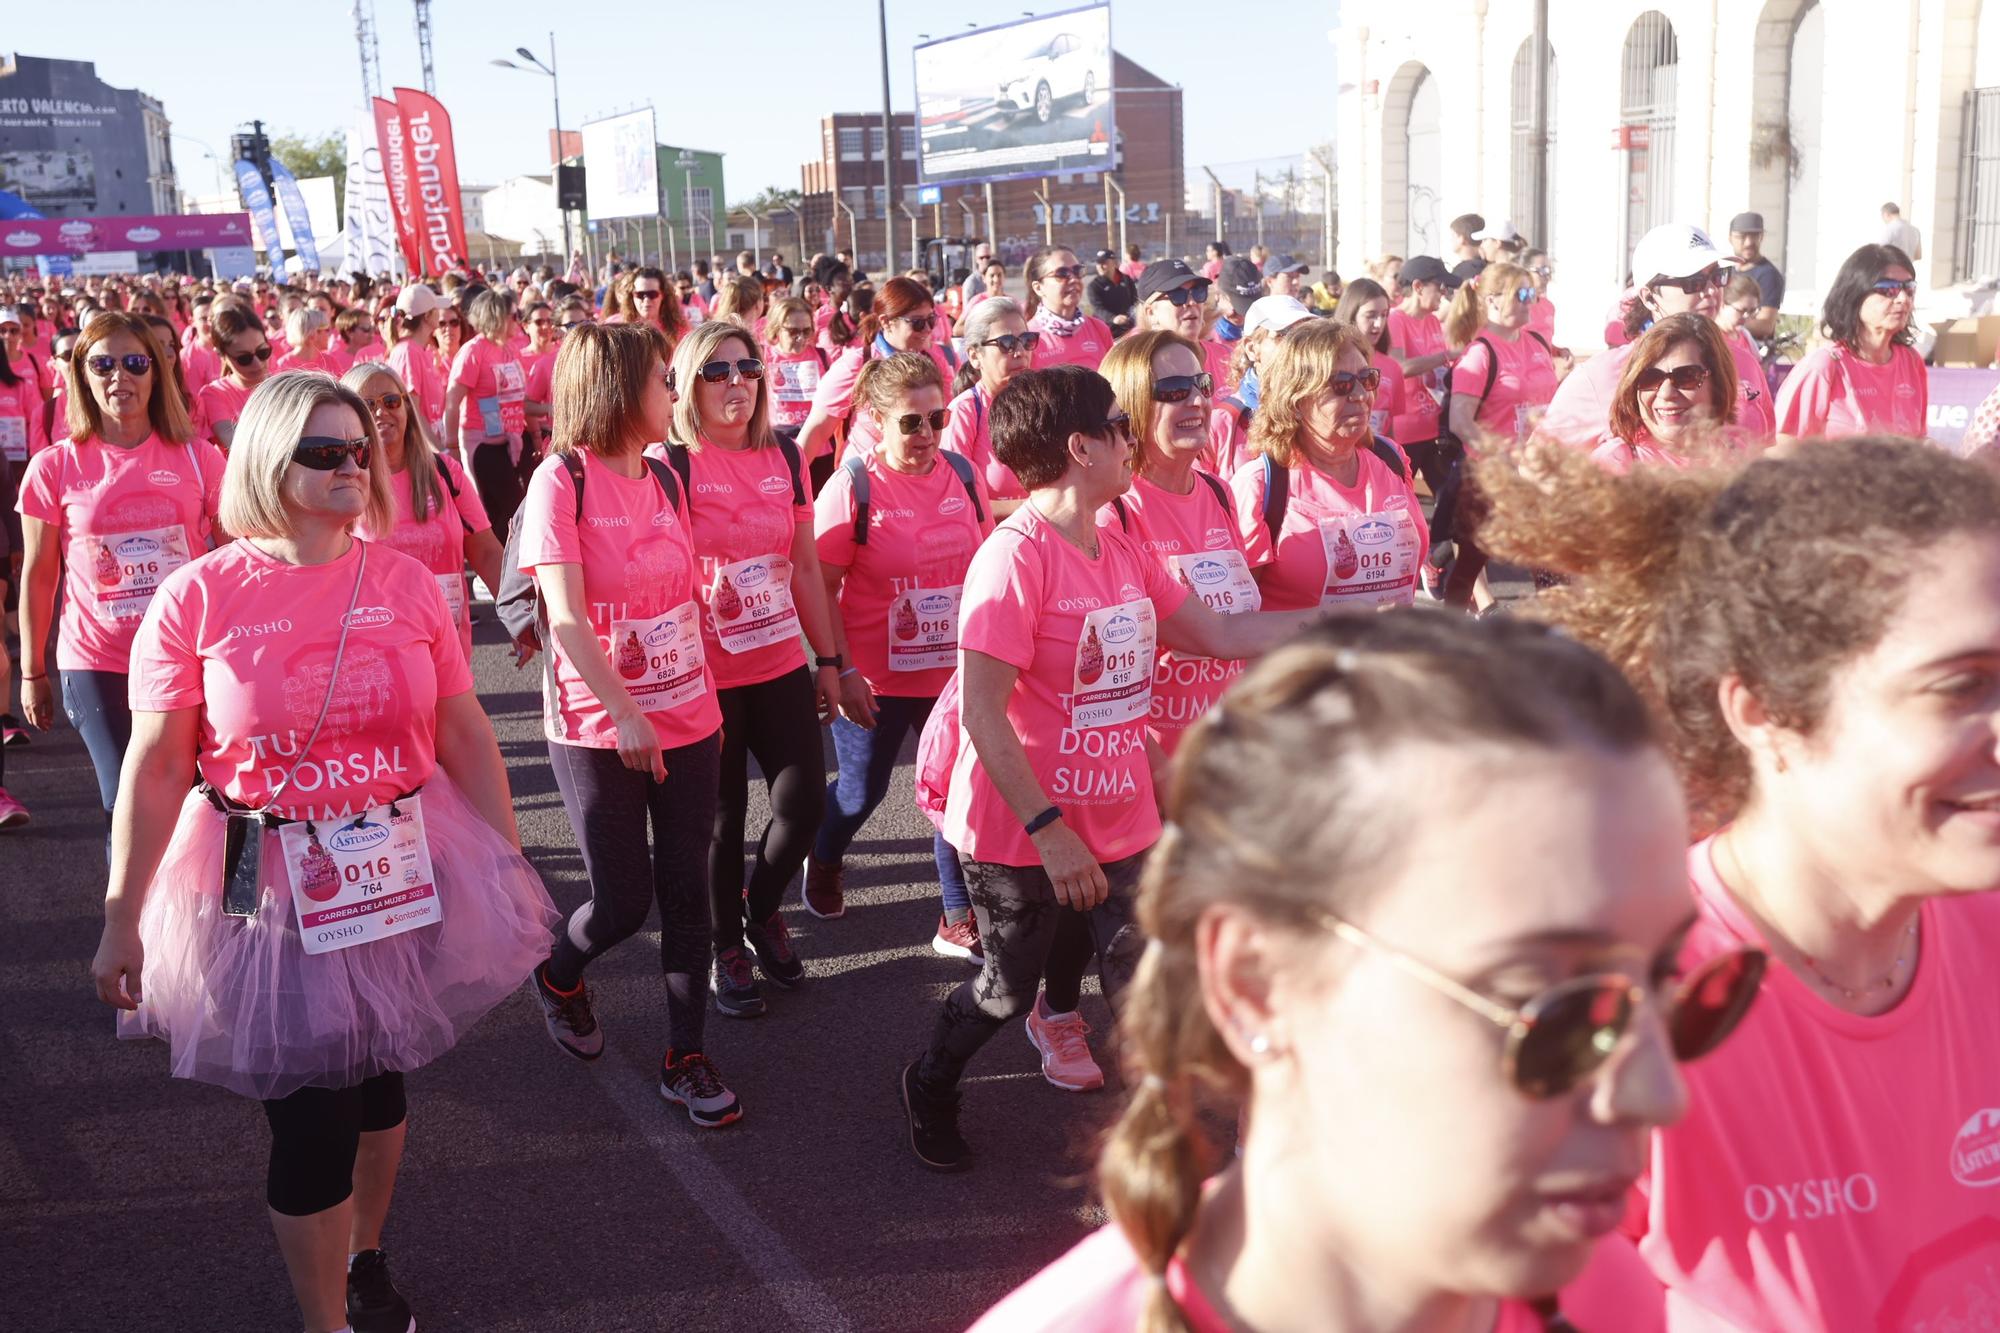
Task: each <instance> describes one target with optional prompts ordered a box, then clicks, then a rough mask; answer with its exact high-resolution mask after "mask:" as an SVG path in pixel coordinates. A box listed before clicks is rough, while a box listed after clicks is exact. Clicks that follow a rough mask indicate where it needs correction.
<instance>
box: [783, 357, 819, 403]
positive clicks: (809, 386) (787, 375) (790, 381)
mask: <svg viewBox="0 0 2000 1333" xmlns="http://www.w3.org/2000/svg"><path fill="white" fill-rule="evenodd" d="M771 369H772V370H773V371H774V372H775V374H776V379H774V380H773V381H772V385H771V396H772V397H774V398H776V399H777V400H778V401H779V402H781V403H810V402H811V401H812V399H813V393H814V391H815V390H817V389H818V388H819V358H817V357H807V358H806V359H805V360H803V361H774V362H772V363H771Z"/></svg>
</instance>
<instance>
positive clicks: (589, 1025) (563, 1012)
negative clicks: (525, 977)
mask: <svg viewBox="0 0 2000 1333" xmlns="http://www.w3.org/2000/svg"><path fill="white" fill-rule="evenodd" d="M535 998H536V999H538V1000H540V1001H541V1002H542V1023H543V1025H544V1026H545V1027H547V1028H548V1030H549V1040H550V1041H553V1042H554V1043H555V1044H556V1045H558V1046H560V1047H562V1048H563V1049H564V1050H565V1051H568V1052H569V1053H570V1054H571V1055H573V1056H575V1057H576V1058H577V1059H579V1060H595V1059H596V1058H597V1057H598V1056H600V1055H602V1054H604V1029H603V1028H600V1027H598V1026H597V1015H596V1014H594V1013H592V1012H591V1010H590V988H589V987H588V986H586V985H584V984H583V982H582V981H581V980H578V982H577V983H576V989H575V990H573V991H570V992H568V993H567V994H565V993H564V992H562V991H559V990H557V989H556V988H555V987H554V986H551V985H550V984H549V965H548V963H547V962H546V961H544V962H542V963H541V964H539V965H537V966H536V968H535Z"/></svg>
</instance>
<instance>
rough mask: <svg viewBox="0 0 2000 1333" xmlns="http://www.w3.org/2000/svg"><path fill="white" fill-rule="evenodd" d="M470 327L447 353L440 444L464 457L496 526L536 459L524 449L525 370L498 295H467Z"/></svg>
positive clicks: (509, 512) (507, 517)
mask: <svg viewBox="0 0 2000 1333" xmlns="http://www.w3.org/2000/svg"><path fill="white" fill-rule="evenodd" d="M466 318H467V319H468V320H470V321H471V323H472V327H473V328H474V329H475V330H476V332H475V334H474V336H473V338H472V340H471V341H470V342H468V343H466V344H465V345H464V346H463V347H460V348H459V349H458V354H457V356H455V357H454V358H452V363H451V373H450V375H449V376H448V377H447V385H448V387H447V388H446V389H445V394H444V417H445V449H446V450H447V451H448V452H450V453H452V454H455V455H457V456H458V457H461V458H464V459H465V460H466V462H467V467H468V470H469V471H470V472H471V473H472V480H473V484H474V485H476V486H477V487H478V488H479V502H480V503H481V504H483V505H485V506H486V512H487V514H488V515H489V516H490V517H491V518H492V520H493V522H494V524H495V525H496V526H498V527H499V528H500V529H501V530H503V531H504V530H505V529H506V528H507V525H508V524H509V523H511V522H512V521H513V518H514V511H515V510H516V509H518V508H520V506H521V494H522V492H523V491H524V490H526V488H527V483H528V476H529V474H530V473H532V472H533V471H534V470H535V464H536V462H537V459H536V457H535V456H534V455H533V454H531V453H529V452H528V447H527V431H528V372H527V371H526V370H525V369H523V368H522V366H521V359H520V358H519V357H517V356H515V355H514V353H513V351H512V349H510V348H509V347H508V346H507V340H508V338H509V337H511V336H512V335H513V332H514V328H515V325H516V323H517V322H518V321H516V320H515V318H514V303H513V301H512V300H511V299H509V298H508V296H507V295H506V294H505V293H504V292H499V291H495V290H492V289H490V288H489V289H488V290H486V291H483V292H481V293H479V295H477V296H475V297H473V298H472V304H471V305H470V307H468V309H467V311H466Z"/></svg>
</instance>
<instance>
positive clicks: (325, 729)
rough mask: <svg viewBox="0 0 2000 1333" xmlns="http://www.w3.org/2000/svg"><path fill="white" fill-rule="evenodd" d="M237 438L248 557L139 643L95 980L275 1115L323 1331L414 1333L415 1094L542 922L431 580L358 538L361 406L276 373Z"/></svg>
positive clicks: (201, 569) (274, 1179)
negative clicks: (400, 1288)
mask: <svg viewBox="0 0 2000 1333" xmlns="http://www.w3.org/2000/svg"><path fill="white" fill-rule="evenodd" d="M242 427H243V429H242V431H241V432H240V433H239V434H238V437H237V443H236V447H235V449H234V450H233V451H232V454H231V457H230V461H229V471H228V477H227V480H226V481H225V483H224V497H223V506H222V514H223V522H224V524H225V525H226V526H227V527H228V528H229V529H230V530H232V531H234V532H238V533H242V534H243V536H241V537H239V538H238V539H237V540H236V541H234V542H231V543H230V544H228V545H227V546H224V547H222V548H220V549H218V550H215V551H212V552H209V553H208V554H206V555H204V556H202V557H200V558H199V559H197V560H195V561H194V562H193V563H192V564H189V565H186V566H184V567H182V568H181V569H179V570H177V571H176V572H175V573H174V574H173V575H171V576H170V577H169V578H168V579H167V580H166V582H165V583H164V584H163V585H162V586H161V588H160V590H159V595H158V596H157V597H156V598H155V599H154V601H153V604H152V606H151V607H150V608H148V610H147V612H146V617H145V621H144V624H143V625H142V626H141V628H140V630H139V635H138V639H137V641H136V642H135V644H134V646H133V650H132V682H131V704H132V710H133V734H132V753H131V755H130V761H129V765H128V767H127V769H126V779H127V781H126V783H125V788H124V790H123V791H122V792H121V793H120V795H119V804H118V815H117V827H116V831H115V835H114V836H115V843H114V851H113V856H112V865H111V879H110V886H109V889H108V890H107V892H106V894H105V903H104V932H103V936H102V938H101V940H100V941H99V944H98V947H97V956H96V958H95V959H94V960H93V962H92V964H91V973H92V976H93V978H94V979H95V981H96V985H97V994H98V997H99V998H100V999H102V1000H103V1001H104V1002H105V1003H107V1004H109V1005H111V1006H113V1007H114V1008H116V1009H118V1010H120V1011H121V1012H120V1014H119V1016H118V1031H119V1035H120V1036H122V1037H157V1038H159V1039H161V1040H163V1041H165V1042H166V1044H167V1056H168V1061H169V1064H170V1067H171V1068H172V1070H173V1073H174V1074H175V1076H176V1077H179V1078H188V1079H194V1080H196V1081H199V1082H203V1083H213V1084H216V1085H219V1086H221V1087H223V1088H227V1089H228V1090H230V1091H231V1092H235V1093H237V1094H239V1095H241V1096H246V1097H254V1098H258V1099H260V1100H261V1101H262V1102H263V1103H264V1108H263V1109H264V1114H265V1118H266V1120H267V1121H268V1122H269V1124H270V1126H271V1153H270V1165H269V1169H268V1171H267V1173H266V1177H265V1179H266V1182H267V1183H266V1195H265V1198H266V1202H267V1204H268V1205H269V1208H270V1213H271V1225H272V1230H273V1231H275V1232H276V1233H277V1241H278V1249H279V1250H280V1252H281V1253H282V1254H283V1256H284V1260H285V1266H286V1268H287V1270H288V1271H289V1272H290V1273H291V1274H292V1275H293V1284H292V1290H293V1294H294V1295H295V1296H296V1298H297V1300H298V1303H299V1309H300V1312H301V1313H302V1314H303V1315H304V1318H305V1322H306V1327H308V1328H314V1329H332V1328H341V1327H344V1326H345V1325H346V1324H347V1322H348V1315H347V1312H348V1310H349V1309H350V1308H352V1307H351V1306H350V1305H349V1302H350V1301H355V1302H357V1303H359V1304H360V1305H362V1306H364V1307H366V1308H369V1309H371V1310H373V1311H380V1312H381V1315H382V1317H384V1318H385V1319H386V1317H387V1316H388V1315H389V1314H390V1312H391V1311H393V1312H394V1317H395V1320H396V1322H395V1326H396V1327H403V1326H404V1325H405V1324H406V1323H407V1322H408V1321H409V1320H410V1312H409V1305H408V1303H407V1302H406V1301H404V1299H403V1298H402V1296H401V1294H400V1293H398V1292H397V1291H396V1288H395V1285H394V1283H393V1282H392V1281H391V1279H390V1276H389V1272H388V1265H387V1261H386V1259H385V1258H384V1256H383V1254H382V1251H381V1244H382V1241H381V1235H382V1228H383V1224H384V1222H385V1221H386V1215H387V1213H388V1208H389V1200H390V1197H391V1195H392V1193H393V1191H394V1188H395V1182H396V1173H397V1167H398V1164H399V1162H400V1159H401V1157H402V1149H403V1143H404V1139H405V1136H406V1134H407V1133H408V1123H407V1118H406V1114H405V1111H406V1102H405V1094H404V1075H405V1074H407V1073H409V1072H411V1071H413V1070H416V1069H420V1068H422V1067H423V1066H424V1065H426V1064H429V1063H430V1062H431V1061H432V1060H435V1059H436V1058H437V1057H438V1056H440V1055H442V1054H444V1053H445V1052H446V1051H447V1050H449V1049H450V1048H451V1047H452V1046H453V1045H454V1044H456V1043H457V1041H458V1040H459V1039H460V1038H461V1037H462V1036H463V1035H464V1034H465V1033H466V1032H467V1031H468V1030H470V1028H471V1027H472V1026H473V1024H475V1023H477V1022H478V1021H479V1019H480V1018H481V1017H483V1016H484V1015H485V1014H486V1012H487V1011H488V1010H490V1009H491V1008H492V1007H493V1006H495V1005H497V1004H499V1003H500V1002H501V1001H502V1000H504V999H506V998H507V997H508V996H509V995H511V994H513V993H515V992H516V991H517V990H518V989H519V988H520V985H521V982H522V980H523V979H524V978H525V977H527V975H528V974H529V971H530V970H531V969H532V968H533V967H534V965H535V962H536V960H537V959H539V958H540V957H541V956H542V955H543V954H544V953H545V952H546V951H547V949H548V943H549V926H550V924H551V923H552V922H553V921H554V919H555V911H554V907H553V905H552V904H551V903H550V901H549V896H548V893H547V892H546V891H545V890H544V889H543V888H542V883H541V880H540V879H539V878H538V877H537V876H536V874H535V872H534V870H533V868H532V867H530V866H529V864H528V863H527V861H526V860H524V859H523V858H522V856H521V852H520V834H519V833H518V831H517V830H516V828H515V825H514V812H513V804H512V799H511V797H510V794H509V792H508V787H507V770H506V768H505V766H504V765H503V764H502V762H501V759H500V749H499V746H498V745H497V744H496V743H495V741H494V737H493V729H492V727H491V725H490V724H489V723H488V722H487V719H486V714H485V713H484V712H483V711H482V710H481V709H480V706H479V700H478V696H476V695H475V694H474V693H473V690H472V674H471V672H470V671H469V670H468V669H467V666H466V661H465V653H464V651H463V650H462V649H461V648H460V647H459V638H458V633H457V631H456V629H455V628H454V627H453V625H452V623H451V619H450V617H449V615H448V614H447V613H446V610H445V605H444V599H443V598H442V597H441V596H439V595H438V591H437V585H436V584H434V583H432V582H431V581H430V580H429V579H427V578H425V577H424V575H423V570H422V569H421V567H420V566H418V565H417V564H416V563H415V562H413V561H411V560H410V559H409V558H408V557H407V556H404V555H402V554H401V553H399V552H396V551H392V550H389V549H387V548H385V547H379V546H374V545H372V544H370V543H368V542H364V541H360V540H357V539H356V538H355V537H353V536H352V534H351V529H352V526H353V524H354V523H355V521H356V520H357V519H358V518H359V517H360V516H361V515H362V514H363V513H364V512H366V511H370V510H372V511H373V515H374V517H375V520H376V522H377V523H378V525H379V524H381V523H383V522H385V521H386V512H387V506H388V498H389V497H388V493H387V491H386V490H384V489H383V488H382V486H381V478H380V476H379V474H371V473H370V472H368V471H367V470H366V469H367V466H368V462H369V454H370V452H371V450H372V448H373V444H374V441H373V431H372V427H371V426H370V424H369V422H368V418H367V415H366V413H365V412H364V411H363V409H362V405H361V403H360V401H359V400H358V399H357V398H356V397H355V396H354V394H353V393H352V392H350V391H348V390H346V389H343V388H340V387H339V386H338V385H336V384H335V383H334V382H333V381H332V380H330V379H327V378H325V377H324V376H320V375H280V376H277V377H275V378H274V379H273V380H272V382H271V383H270V384H269V385H267V386H266V387H265V388H263V389H262V390H260V391H259V392H258V394H257V396H256V398H255V400H254V401H253V402H252V403H251V404H250V407H249V410H248V411H247V412H246V413H245V414H244V418H243V421H242ZM197 783H199V785H198V786H197ZM189 1147H190V1148H191V1149H192V1150H193V1151H194V1152H195V1153H196V1154H198V1155H199V1156H200V1157H201V1158H202V1159H203V1160H204V1161H207V1162H209V1163H211V1164H213V1163H215V1162H217V1161H219V1160H221V1158H222V1157H224V1156H229V1155H231V1153H232V1149H231V1147H230V1146H229V1145H228V1144H226V1143H223V1142H221V1141H210V1142H206V1143H201V1144H190V1145H189ZM382 1326H384V1327H386V1326H388V1325H387V1323H384V1324H383V1325H382Z"/></svg>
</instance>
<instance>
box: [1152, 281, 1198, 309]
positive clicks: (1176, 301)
mask: <svg viewBox="0 0 2000 1333" xmlns="http://www.w3.org/2000/svg"><path fill="white" fill-rule="evenodd" d="M1153 299H1154V300H1156V301H1165V302H1166V303H1167V304H1168V305H1171V306H1184V305H1186V304H1187V303H1188V302H1190V301H1192V302H1194V303H1195V304H1196V305H1207V304H1208V284H1207V283H1205V282H1192V283H1189V284H1188V285H1187V286H1185V287H1176V288H1174V289H1173V290H1172V291H1168V292H1155V293H1154V294H1153Z"/></svg>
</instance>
